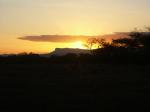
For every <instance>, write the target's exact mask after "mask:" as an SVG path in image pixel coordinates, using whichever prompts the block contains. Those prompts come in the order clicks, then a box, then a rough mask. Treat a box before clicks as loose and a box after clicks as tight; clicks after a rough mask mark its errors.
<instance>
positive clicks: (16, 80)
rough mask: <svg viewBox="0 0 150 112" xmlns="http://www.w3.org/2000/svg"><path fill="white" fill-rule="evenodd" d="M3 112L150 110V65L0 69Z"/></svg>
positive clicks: (44, 65) (7, 65) (13, 67)
mask: <svg viewBox="0 0 150 112" xmlns="http://www.w3.org/2000/svg"><path fill="white" fill-rule="evenodd" d="M0 68H1V70H0V86H1V87H0V102H1V103H0V109H1V112H10V111H19V112H29V111H32V112H54V111H56V110H57V111H63V110H65V111H70V112H82V111H89V112H94V111H97V112H110V111H114V112H127V111H132V112H134V111H146V110H147V109H149V106H150V91H149V90H150V65H109V64H106V65H105V64H21V63H20V64H0Z"/></svg>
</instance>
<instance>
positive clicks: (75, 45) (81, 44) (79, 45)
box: [73, 41, 85, 49]
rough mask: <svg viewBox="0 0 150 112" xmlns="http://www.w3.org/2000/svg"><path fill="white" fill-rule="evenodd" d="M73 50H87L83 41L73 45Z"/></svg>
mask: <svg viewBox="0 0 150 112" xmlns="http://www.w3.org/2000/svg"><path fill="white" fill-rule="evenodd" d="M73 48H79V49H85V47H84V45H83V42H82V41H76V42H74V43H73Z"/></svg>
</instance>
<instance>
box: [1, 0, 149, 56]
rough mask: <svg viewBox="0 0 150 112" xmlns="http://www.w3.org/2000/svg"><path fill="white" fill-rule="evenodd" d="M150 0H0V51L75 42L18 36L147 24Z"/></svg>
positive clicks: (37, 50) (48, 47)
mask: <svg viewBox="0 0 150 112" xmlns="http://www.w3.org/2000/svg"><path fill="white" fill-rule="evenodd" d="M149 5H150V0H115V1H114V0H0V14H1V18H0V53H1V54H3V53H19V52H35V53H46V52H50V51H52V50H54V49H55V48H57V47H60V48H62V47H76V46H77V45H75V43H76V41H81V40H80V39H79V40H76V41H75V42H70V43H68V42H65V41H64V42H41V41H40V42H35V41H27V40H21V39H18V38H19V37H24V36H35V35H36V36H40V35H103V34H110V33H113V32H129V31H131V30H133V29H134V28H135V27H138V28H143V27H144V26H148V25H150V21H149V20H150V15H149V10H150V7H149Z"/></svg>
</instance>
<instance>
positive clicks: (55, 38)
mask: <svg viewBox="0 0 150 112" xmlns="http://www.w3.org/2000/svg"><path fill="white" fill-rule="evenodd" d="M128 34H129V33H127V32H125V33H124V32H121V33H114V34H108V35H101V36H82V35H80V36H73V35H40V36H24V37H19V38H18V39H21V40H28V41H34V42H60V43H70V42H75V41H86V40H87V39H88V38H105V39H106V40H108V41H109V40H112V39H116V38H122V37H126V36H128Z"/></svg>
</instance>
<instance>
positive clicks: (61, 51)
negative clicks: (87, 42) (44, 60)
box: [50, 48, 90, 56]
mask: <svg viewBox="0 0 150 112" xmlns="http://www.w3.org/2000/svg"><path fill="white" fill-rule="evenodd" d="M69 53H74V54H90V50H86V49H78V48H76V49H75V48H56V49H55V51H53V52H51V53H50V55H56V56H64V55H66V54H69Z"/></svg>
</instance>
